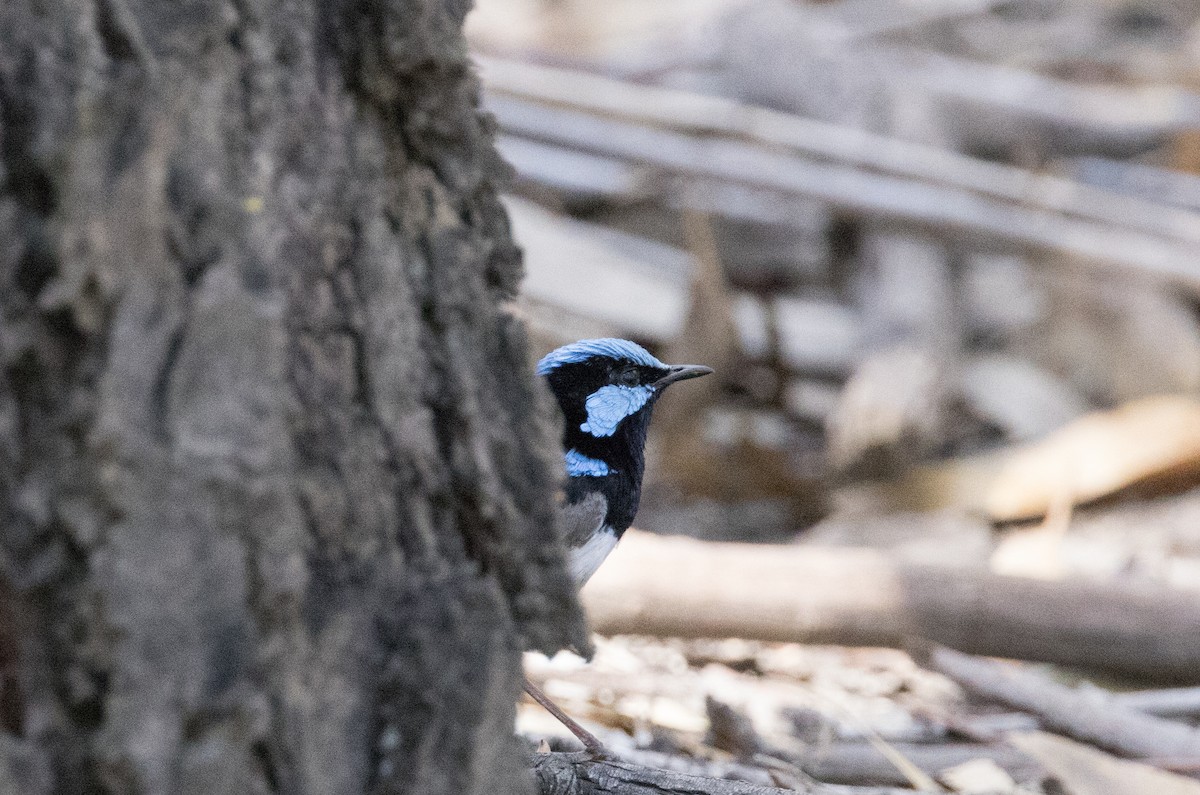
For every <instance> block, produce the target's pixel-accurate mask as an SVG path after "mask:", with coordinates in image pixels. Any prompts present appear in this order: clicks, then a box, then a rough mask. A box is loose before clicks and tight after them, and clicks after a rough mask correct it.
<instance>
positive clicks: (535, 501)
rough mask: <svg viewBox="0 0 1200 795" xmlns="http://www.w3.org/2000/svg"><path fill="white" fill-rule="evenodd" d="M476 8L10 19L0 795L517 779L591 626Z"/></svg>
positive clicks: (193, 5) (2, 102)
mask: <svg viewBox="0 0 1200 795" xmlns="http://www.w3.org/2000/svg"><path fill="white" fill-rule="evenodd" d="M467 7H468V3H466V2H456V0H361V1H359V0H341V1H340V2H326V1H325V0H236V1H235V2H222V1H221V0H189V1H188V2H186V3H182V2H181V3H176V2H158V3H155V2H149V1H148V0H58V1H57V2H56V1H55V0H3V2H0V540H2V542H3V553H4V556H3V567H2V569H0V572H2V573H3V575H4V578H5V583H4V586H5V587H6V588H7V589H8V593H7V595H6V596H4V597H3V598H0V625H2V626H0V632H2V633H3V634H2V637H0V641H2V642H0V674H2V676H0V685H2V690H0V718H2V720H3V726H4V729H5V730H6V733H4V734H2V735H0V790H4V791H16V792H22V793H41V792H52V791H53V792H70V793H93V792H95V793H98V792H112V793H118V792H119V793H142V792H145V793H158V792H195V793H223V792H228V793H266V792H286V793H307V792H312V793H353V792H363V791H372V792H400V791H404V792H447V793H450V792H453V793H460V792H466V793H472V792H478V793H484V792H488V793H490V792H505V791H516V790H519V789H521V788H522V787H528V786H529V785H530V782H531V779H530V778H529V775H528V773H526V772H525V771H523V770H522V761H521V758H520V756H519V754H518V753H517V750H516V747H515V741H514V739H513V736H512V719H513V716H514V703H515V700H516V697H517V695H518V693H519V691H520V686H519V683H520V679H519V661H520V658H519V652H520V651H521V649H522V648H523V647H525V646H530V647H538V648H542V649H553V648H557V647H559V646H561V645H564V644H567V643H582V642H583V638H582V623H581V620H580V613H579V611H578V606H577V603H576V601H575V598H574V596H573V595H572V592H571V585H570V582H569V580H568V578H567V575H566V573H565V570H564V569H563V567H562V564H561V553H559V552H558V551H557V550H558V547H557V545H556V542H555V541H554V538H555V535H554V534H555V528H554V521H555V518H554V509H553V505H552V501H551V498H550V495H551V494H552V492H553V490H554V488H555V475H554V472H555V456H554V454H553V452H552V450H553V447H554V444H553V438H552V437H553V434H552V433H551V432H550V431H549V429H548V426H547V424H546V423H545V422H544V421H543V420H542V419H540V417H542V416H544V415H542V414H541V413H540V409H541V407H543V406H544V405H545V402H544V397H543V396H542V395H541V393H540V392H539V391H538V389H537V388H536V386H535V384H534V381H533V379H532V376H531V375H530V364H529V361H528V356H527V351H526V344H525V340H524V331H523V329H522V327H521V325H520V323H519V322H518V321H517V320H515V319H514V318H513V317H512V316H510V315H508V314H506V313H505V310H504V308H503V302H504V301H506V300H507V299H509V298H511V297H512V295H513V293H514V291H515V289H516V284H517V282H518V280H519V279H520V276H521V268H520V259H519V254H518V251H517V250H516V248H515V246H514V245H513V242H512V240H511V239H510V237H509V232H508V225H507V220H506V218H505V215H504V213H503V210H502V209H501V207H500V205H499V203H498V202H497V200H496V195H495V184H496V181H497V179H498V177H500V176H502V175H503V173H504V169H503V166H502V165H501V164H500V163H499V160H498V158H497V157H496V155H495V153H494V151H493V149H492V140H491V138H492V136H491V132H490V125H489V121H488V119H487V118H486V117H484V116H481V114H480V113H479V111H478V109H477V94H478V86H477V82H476V79H475V77H474V75H473V74H472V72H471V70H470V66H469V63H468V61H467V58H466V53H465V45H464V43H463V38H462V35H461V32H460V29H461V24H462V18H463V15H464V14H465V13H466V11H467Z"/></svg>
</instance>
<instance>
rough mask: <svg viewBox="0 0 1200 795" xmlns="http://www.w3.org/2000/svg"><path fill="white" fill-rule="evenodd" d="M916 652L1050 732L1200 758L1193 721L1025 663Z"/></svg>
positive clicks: (1140, 752) (1123, 748)
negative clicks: (1159, 713)
mask: <svg viewBox="0 0 1200 795" xmlns="http://www.w3.org/2000/svg"><path fill="white" fill-rule="evenodd" d="M1159 630H1160V631H1161V632H1163V633H1167V632H1170V631H1171V630H1170V629H1168V628H1162V627H1160V628H1159ZM915 656H916V658H917V661H918V662H920V663H921V664H923V665H925V666H926V667H928V668H930V669H931V670H934V671H937V672H938V673H940V674H942V675H944V676H948V677H949V678H951V679H953V680H954V681H955V682H957V683H958V684H959V685H960V686H962V688H963V689H965V690H966V691H967V692H969V693H971V694H972V695H975V696H978V697H980V698H985V699H988V700H990V701H998V702H1000V703H1002V704H1005V705H1007V706H1010V707H1015V708H1016V709H1020V710H1023V711H1025V712H1030V713H1032V714H1034V715H1036V716H1037V717H1038V718H1039V720H1040V721H1041V722H1042V724H1043V725H1044V726H1045V727H1046V728H1048V729H1050V730H1052V731H1056V732H1059V733H1061V734H1065V735H1067V736H1069V737H1074V738H1075V739H1077V740H1080V741H1082V742H1085V743H1089V744H1091V745H1095V746H1098V747H1100V748H1104V749H1106V750H1109V751H1113V752H1115V753H1118V754H1121V755H1123V756H1130V757H1141V758H1154V757H1170V758H1173V759H1176V760H1178V759H1196V760H1197V761H1200V730H1197V729H1194V728H1192V727H1191V726H1187V725H1184V724H1182V723H1175V722H1173V721H1169V720H1164V719H1162V718H1156V717H1153V716H1151V715H1146V714H1144V713H1140V712H1136V711H1135V710H1132V709H1129V708H1128V707H1124V706H1122V705H1120V704H1119V703H1115V702H1113V701H1111V700H1108V699H1104V698H1101V697H1098V696H1097V694H1095V693H1089V692H1087V691H1081V690H1077V689H1075V688H1071V687H1067V686H1066V685H1062V684H1059V683H1057V682H1054V681H1052V680H1050V679H1047V678H1046V677H1044V676H1041V675H1040V674H1038V673H1036V672H1034V671H1031V670H1028V669H1025V668H1021V667H1017V666H1014V665H1006V664H1004V663H999V662H996V661H993V660H984V659H981V658H978V657H972V656H971V655H968V654H962V653H961V652H957V651H954V650H953V649H947V648H944V647H932V648H924V649H920V650H919V651H918V652H917V653H916V655H915Z"/></svg>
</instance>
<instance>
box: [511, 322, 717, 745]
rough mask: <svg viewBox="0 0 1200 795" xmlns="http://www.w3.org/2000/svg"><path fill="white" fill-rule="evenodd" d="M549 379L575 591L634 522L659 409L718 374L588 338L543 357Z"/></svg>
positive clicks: (566, 721) (540, 367)
mask: <svg viewBox="0 0 1200 795" xmlns="http://www.w3.org/2000/svg"><path fill="white" fill-rule="evenodd" d="M536 372H537V375H539V376H541V377H542V378H544V379H545V381H546V384H547V385H548V386H549V388H550V392H551V393H552V394H553V395H554V397H555V399H556V400H557V402H558V407H559V409H560V410H561V413H562V418H563V428H562V449H563V459H564V463H565V468H566V490H565V500H564V503H563V505H562V517H563V526H564V533H563V541H564V542H565V544H566V547H567V565H568V568H569V570H570V573H571V576H572V578H573V579H574V581H575V585H576V587H577V588H581V587H583V585H584V584H585V583H586V582H587V581H588V580H589V579H591V576H592V575H593V574H595V573H596V570H597V569H598V568H600V564H601V563H603V562H604V560H605V558H607V557H608V555H609V554H610V553H611V552H612V551H613V549H614V548H615V547H616V546H617V542H618V541H620V539H621V536H622V534H624V532H625V531H626V530H627V529H629V526H630V525H631V524H633V519H634V516H635V515H636V514H637V509H638V502H639V500H640V498H641V493H642V475H643V474H644V473H645V469H646V455H645V448H646V434H647V432H648V431H649V428H650V415H651V413H652V412H653V410H654V404H655V403H656V402H657V401H658V399H659V398H661V397H662V395H663V392H664V390H666V388H667V387H668V386H670V385H671V384H674V383H675V382H677V381H683V380H686V379H689V378H698V377H700V376H703V375H708V374H710V373H712V372H713V370H712V368H711V367H705V366H704V365H699V364H665V363H663V362H661V361H659V360H658V359H657V358H655V357H654V356H653V355H652V354H651V353H650V352H649V351H647V350H646V349H645V348H643V347H642V346H641V345H638V344H637V343H635V342H630V341H629V340H624V339H618V338H615V337H605V338H600V339H586V340H579V341H578V342H573V343H570V344H569V345H564V346H562V347H561V348H557V349H555V350H553V351H551V352H550V353H548V354H546V355H545V356H544V357H542V359H541V361H539V362H538V364H537V369H536ZM525 691H526V692H527V693H529V695H530V696H531V697H532V698H533V699H534V700H535V701H537V702H538V703H539V704H541V705H542V706H543V707H545V708H546V709H547V710H548V711H549V712H550V713H551V714H552V715H554V717H556V718H558V720H559V721H561V722H562V723H563V725H565V726H566V727H567V728H568V729H570V730H571V732H572V733H573V734H574V735H575V736H576V737H578V738H579V739H580V741H582V742H583V744H584V747H585V748H586V749H587V750H588V751H591V752H593V753H595V754H602V753H603V750H604V749H603V745H602V744H601V743H600V741H599V740H597V739H596V737H595V736H594V735H592V734H591V733H590V732H588V731H587V730H586V729H584V728H583V727H581V726H580V725H579V724H578V723H576V722H575V721H574V720H572V719H571V718H570V717H569V716H568V715H567V714H566V713H564V712H563V711H562V710H561V709H560V708H559V707H558V706H557V705H556V704H554V702H552V701H551V700H550V699H549V698H548V697H547V696H546V695H545V693H543V692H541V690H540V689H538V688H537V686H535V685H534V684H533V683H532V682H530V681H529V680H528V679H526V680H525Z"/></svg>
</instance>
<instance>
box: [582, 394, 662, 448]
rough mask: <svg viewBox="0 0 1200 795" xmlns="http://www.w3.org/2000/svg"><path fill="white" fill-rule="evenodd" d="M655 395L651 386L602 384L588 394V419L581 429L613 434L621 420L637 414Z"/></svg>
mask: <svg viewBox="0 0 1200 795" xmlns="http://www.w3.org/2000/svg"><path fill="white" fill-rule="evenodd" d="M653 395H654V387H650V386H617V385H609V386H602V387H600V388H599V389H597V390H596V391H595V392H593V393H592V394H590V395H588V399H587V402H586V403H585V404H584V405H585V406H586V408H587V421H586V422H584V423H583V424H582V425H580V426H579V430H581V431H583V432H584V433H590V434H591V435H592V436H612V435H613V434H614V433H616V432H617V426H618V425H620V424H621V420H623V419H625V418H626V417H628V416H630V415H631V414H636V413H637V412H638V411H639V410H640V409H641V408H642V406H644V405H646V403H647V402H648V401H649V400H650V398H651V397H652V396H653Z"/></svg>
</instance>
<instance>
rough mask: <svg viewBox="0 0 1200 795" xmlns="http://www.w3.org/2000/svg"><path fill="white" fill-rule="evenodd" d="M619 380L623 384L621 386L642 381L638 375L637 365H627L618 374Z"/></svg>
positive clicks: (634, 384)
mask: <svg viewBox="0 0 1200 795" xmlns="http://www.w3.org/2000/svg"><path fill="white" fill-rule="evenodd" d="M617 381H618V382H619V383H620V384H621V386H637V385H638V382H639V381H641V378H640V377H639V376H638V371H637V368H636V367H626V368H625V369H624V370H622V371H621V374H620V375H618V376H617Z"/></svg>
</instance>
